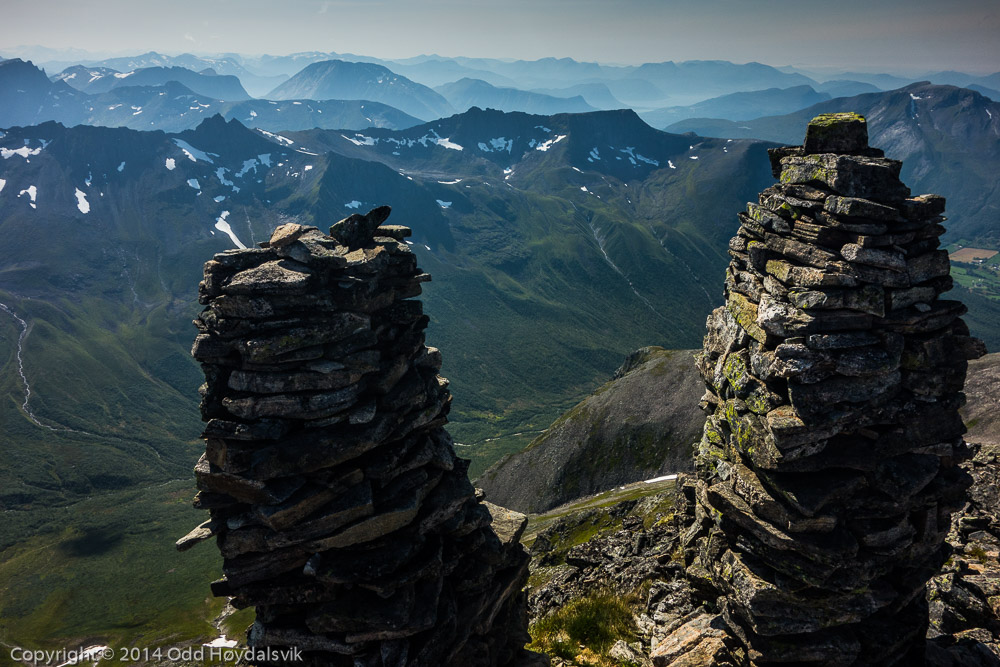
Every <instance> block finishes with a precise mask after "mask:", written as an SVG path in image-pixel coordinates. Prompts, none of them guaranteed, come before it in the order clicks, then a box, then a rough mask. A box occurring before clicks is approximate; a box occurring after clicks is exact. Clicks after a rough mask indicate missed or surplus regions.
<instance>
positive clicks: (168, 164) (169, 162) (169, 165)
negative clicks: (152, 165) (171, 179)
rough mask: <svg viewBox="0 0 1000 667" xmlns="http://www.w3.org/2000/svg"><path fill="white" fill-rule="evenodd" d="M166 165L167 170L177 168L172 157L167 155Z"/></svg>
mask: <svg viewBox="0 0 1000 667" xmlns="http://www.w3.org/2000/svg"><path fill="white" fill-rule="evenodd" d="M166 167H167V170H168V171H173V170H174V169H176V168H177V163H176V162H174V159H173V158H172V157H168V158H167V162H166Z"/></svg>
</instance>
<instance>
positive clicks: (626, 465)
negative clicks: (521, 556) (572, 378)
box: [477, 347, 705, 512]
mask: <svg viewBox="0 0 1000 667" xmlns="http://www.w3.org/2000/svg"><path fill="white" fill-rule="evenodd" d="M702 384H703V383H702V381H701V377H700V376H699V375H698V371H697V369H696V368H695V365H694V359H693V356H692V352H691V351H689V350H665V349H663V348H660V347H644V348H641V349H639V350H636V351H634V352H633V353H631V354H630V355H629V356H628V358H627V359H626V360H625V363H623V364H622V366H621V367H620V368H619V369H618V371H617V372H616V373H615V377H614V378H613V379H612V380H611V381H609V382H607V383H606V384H604V385H603V386H601V387H600V388H598V389H597V390H596V391H595V392H594V393H593V394H591V395H590V396H588V397H587V398H585V399H584V400H582V401H581V402H580V403H578V404H577V405H576V406H574V407H573V408H572V409H570V410H569V411H567V412H566V413H565V414H563V415H562V416H561V417H559V419H557V420H556V421H555V422H554V423H553V424H552V425H551V426H550V427H549V428H548V429H546V431H545V433H543V434H542V435H540V436H538V437H537V438H536V439H535V440H534V441H533V442H532V443H531V444H530V445H529V446H528V447H527V448H525V449H524V450H522V451H520V452H517V453H515V454H511V455H509V456H507V457H504V458H503V459H502V460H500V461H499V462H498V463H496V464H494V465H493V466H492V467H490V468H489V469H488V470H487V471H486V472H485V473H483V475H482V476H481V477H480V478H479V479H478V480H477V484H478V485H479V486H481V487H482V488H483V489H485V491H486V494H487V496H488V497H490V498H491V499H494V500H496V502H498V503H500V504H501V505H505V506H507V507H512V508H514V509H516V510H518V511H521V512H545V511H547V510H550V509H552V508H553V507H556V506H557V505H561V504H562V503H565V502H569V501H571V500H575V499H576V498H580V497H581V496H585V495H589V494H592V493H598V492H600V491H604V490H606V489H610V488H613V487H616V486H620V485H622V484H628V483H630V482H635V481H638V480H643V479H649V478H651V477H656V476H658V475H663V474H667V473H675V472H680V471H688V470H691V469H692V460H693V459H692V445H693V443H695V442H697V440H698V438H699V436H700V434H701V427H702V425H703V423H704V421H705V416H704V414H703V413H702V412H701V411H700V410H699V409H698V407H697V405H696V401H697V398H695V401H692V400H691V396H692V395H693V396H695V397H697V396H699V395H700V394H701V391H702V389H701V387H702Z"/></svg>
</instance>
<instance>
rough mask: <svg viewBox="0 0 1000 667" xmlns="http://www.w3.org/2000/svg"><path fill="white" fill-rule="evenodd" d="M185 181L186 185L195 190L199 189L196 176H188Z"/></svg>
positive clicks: (199, 184)
mask: <svg viewBox="0 0 1000 667" xmlns="http://www.w3.org/2000/svg"><path fill="white" fill-rule="evenodd" d="M187 183H188V185H190V186H191V187H192V188H194V189H195V190H198V191H200V190H201V183H199V182H198V179H197V178H189V179H188V181H187Z"/></svg>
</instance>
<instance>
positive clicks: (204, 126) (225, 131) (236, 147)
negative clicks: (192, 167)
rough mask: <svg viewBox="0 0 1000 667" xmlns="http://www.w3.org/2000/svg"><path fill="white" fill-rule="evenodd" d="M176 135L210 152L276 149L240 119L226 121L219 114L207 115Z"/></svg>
mask: <svg viewBox="0 0 1000 667" xmlns="http://www.w3.org/2000/svg"><path fill="white" fill-rule="evenodd" d="M177 136H178V137H180V138H181V139H184V140H185V141H188V142H190V143H192V144H195V145H197V146H198V147H199V148H201V149H202V150H205V151H208V152H211V153H219V154H226V153H229V154H234V155H240V156H247V155H259V154H261V153H268V152H273V151H275V150H276V147H275V145H274V144H273V143H271V142H270V141H268V140H267V139H264V138H263V137H261V136H260V135H258V134H257V133H256V132H253V131H252V130H250V129H248V128H247V127H246V126H245V125H243V123H241V122H240V121H238V120H236V119H235V118H234V119H232V120H230V121H226V119H225V118H223V117H222V116H221V115H220V114H215V115H214V116H209V117H208V118H206V119H205V120H203V121H201V123H200V124H199V125H198V127H196V128H194V129H193V130H185V131H184V132H181V133H180V134H178V135H177Z"/></svg>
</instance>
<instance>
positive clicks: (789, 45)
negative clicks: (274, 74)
mask: <svg viewBox="0 0 1000 667" xmlns="http://www.w3.org/2000/svg"><path fill="white" fill-rule="evenodd" d="M0 16H2V24H3V26H4V28H3V30H2V31H0V33H2V34H0V54H3V55H8V56H10V55H17V53H15V51H16V47H18V46H21V45H40V46H45V47H49V48H57V49H65V48H76V49H85V50H88V51H94V52H101V53H102V54H104V55H108V54H111V53H116V54H119V55H123V54H136V53H142V52H146V51H151V50H152V51H159V52H161V53H165V54H179V53H182V52H191V53H196V54H209V53H223V52H236V53H244V54H262V53H270V54H273V55H285V54H289V53H295V52H301V51H323V52H337V53H355V54H359V55H366V56H373V57H378V58H387V59H393V58H405V57H410V56H416V55H420V54H431V53H436V54H439V55H444V56H472V57H492V58H519V59H526V60H533V59H537V58H544V57H571V58H574V59H576V60H583V61H595V62H601V63H606V64H639V63H643V62H661V61H665V60H674V61H681V60H712V59H718V60H730V61H733V62H749V61H758V62H763V63H766V64H769V65H774V66H782V65H794V66H804V67H828V68H834V69H856V70H865V71H886V72H899V73H911V74H917V73H920V72H928V71H940V70H949V69H954V70H960V71H966V72H971V73H980V74H986V73H992V72H996V71H1000V1H998V0H950V1H942V0H906V1H905V2H904V1H902V0H835V1H830V0H823V1H815V0H489V1H486V0H285V1H284V2H281V3H279V2H275V1H273V0H168V1H164V0H158V1H156V2H150V1H148V0H3V5H2V11H0Z"/></svg>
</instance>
